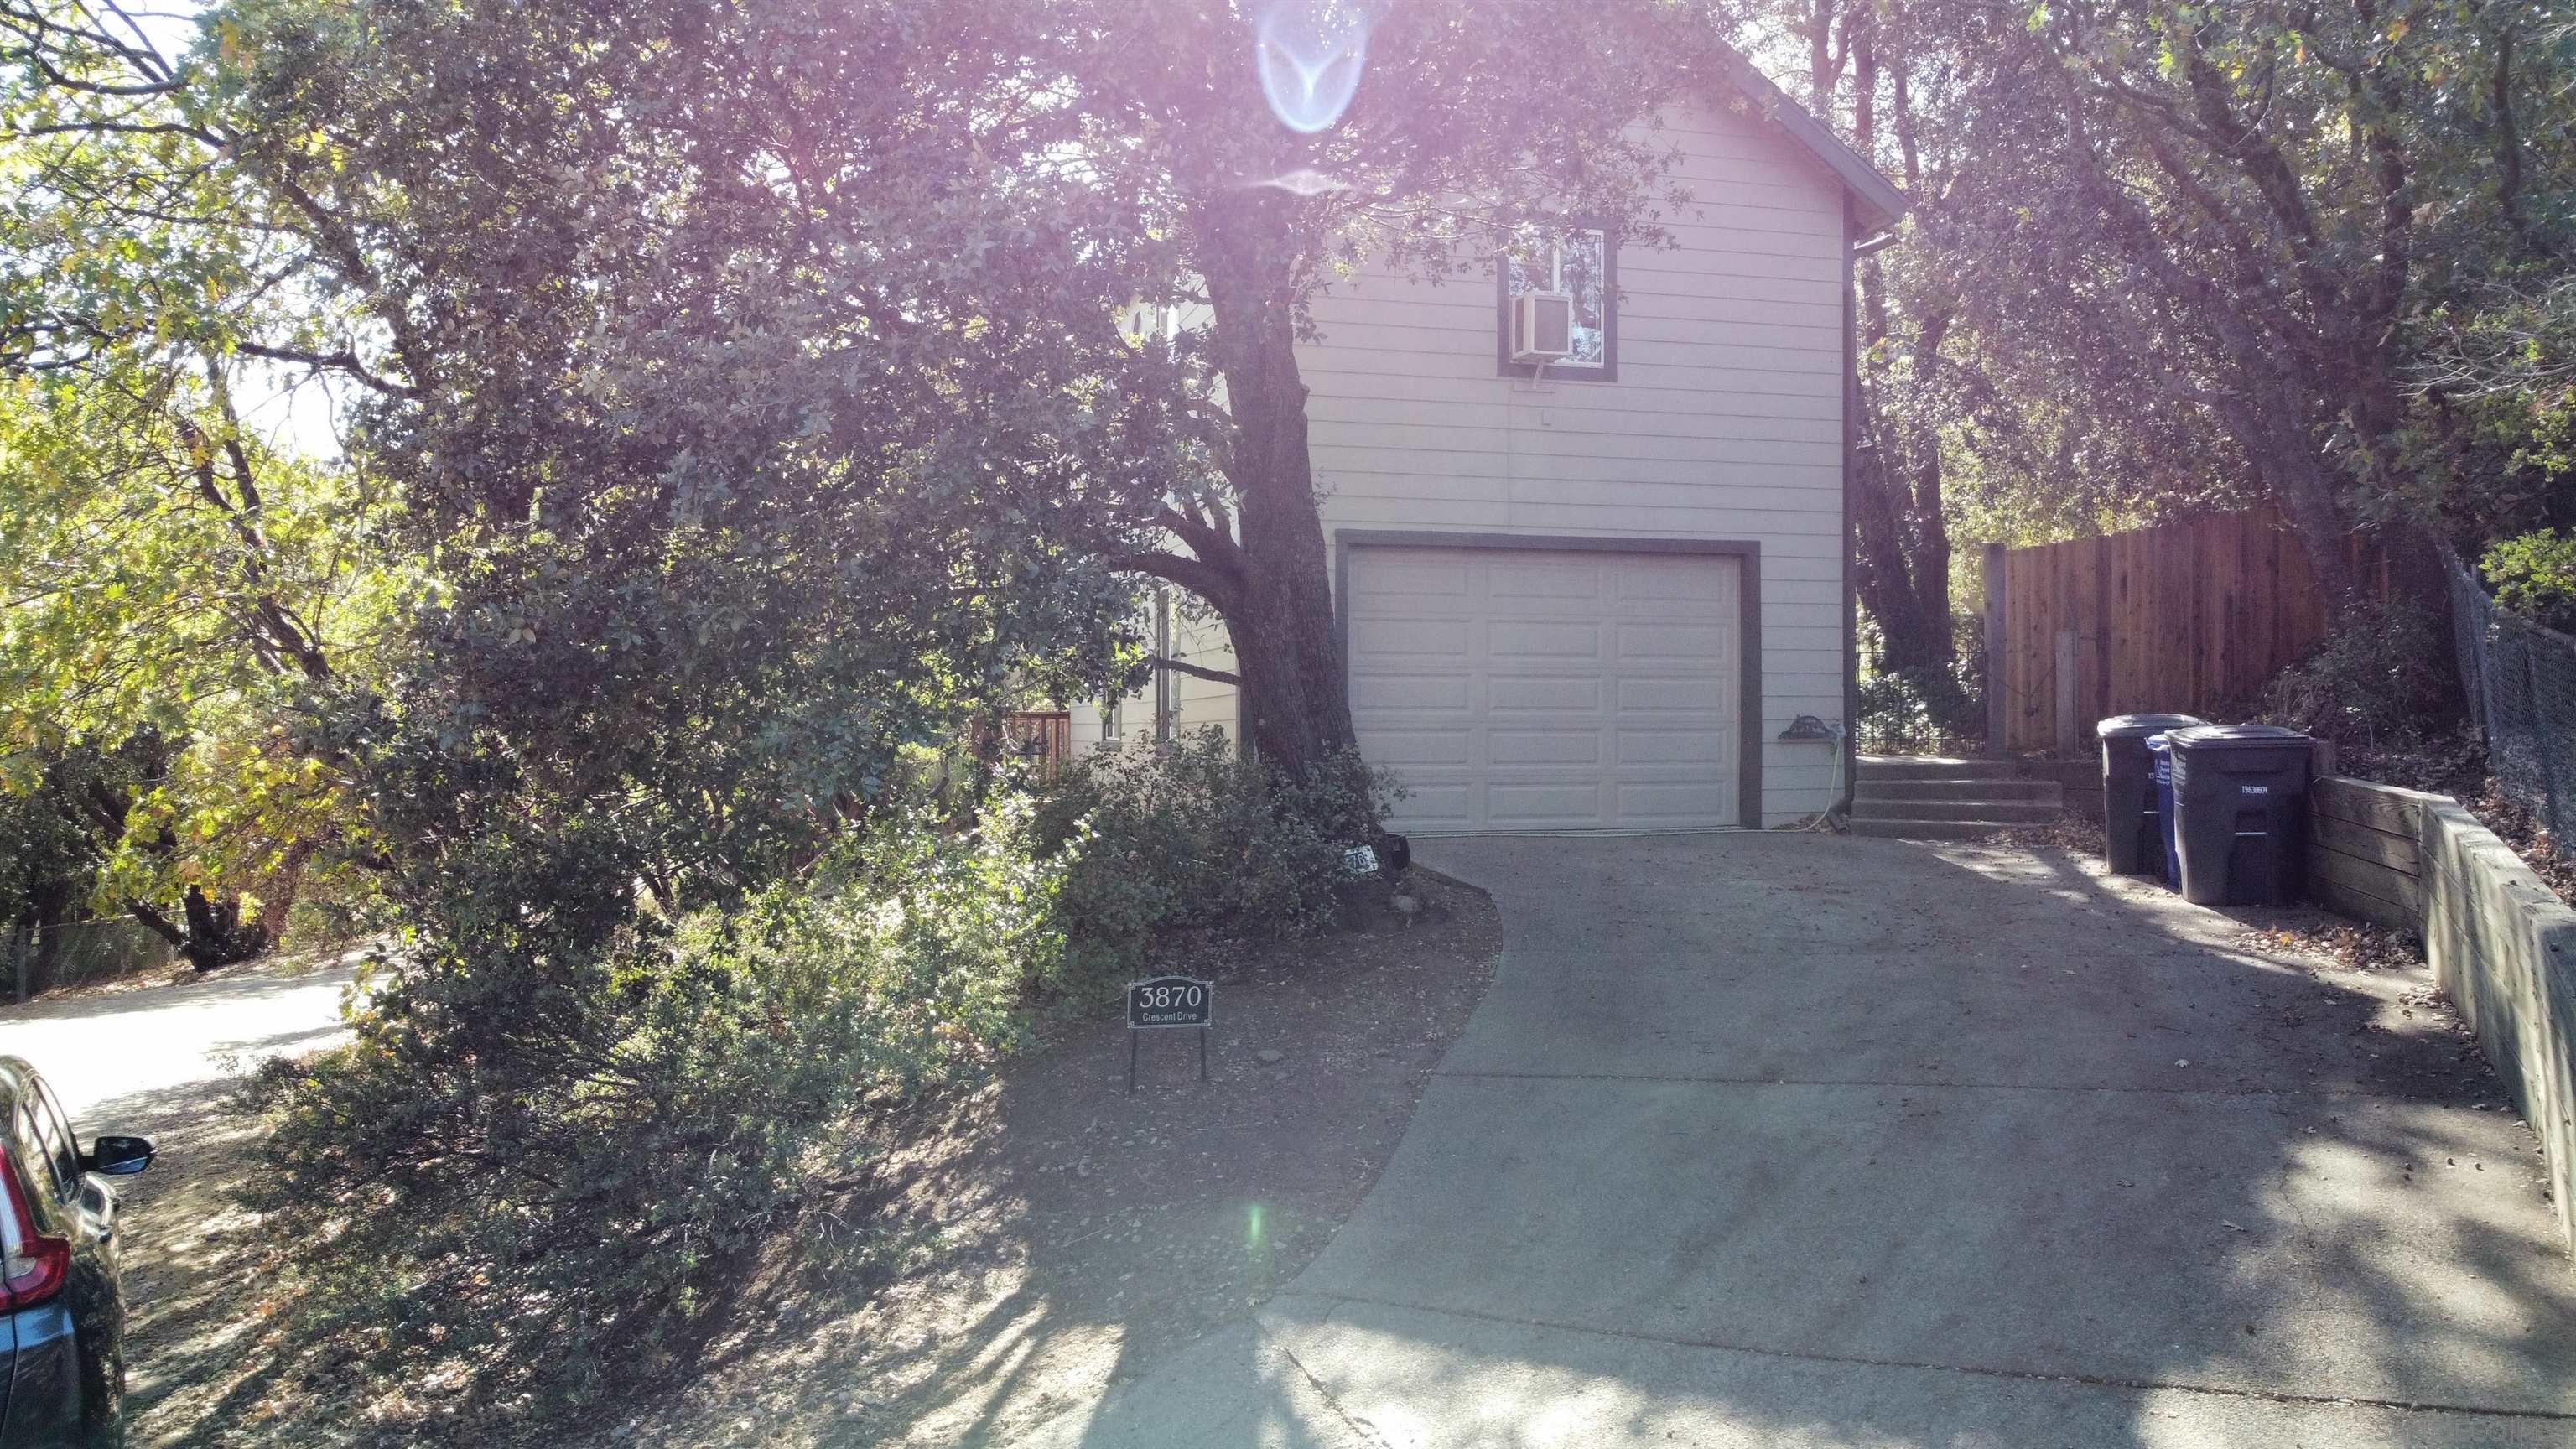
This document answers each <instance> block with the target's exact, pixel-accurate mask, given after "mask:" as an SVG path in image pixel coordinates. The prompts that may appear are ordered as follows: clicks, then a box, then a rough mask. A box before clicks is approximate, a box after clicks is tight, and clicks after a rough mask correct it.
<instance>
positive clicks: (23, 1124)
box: [9, 1098, 78, 1222]
mask: <svg viewBox="0 0 2576 1449" xmlns="http://www.w3.org/2000/svg"><path fill="white" fill-rule="evenodd" d="M9 1155H10V1156H11V1157H12V1158H14V1159H16V1160H17V1163H18V1173H19V1177H20V1180H21V1181H23V1182H25V1183H26V1184H27V1189H28V1191H30V1192H33V1193H34V1194H35V1195H36V1196H38V1197H41V1198H50V1199H52V1200H53V1201H55V1202H60V1201H62V1200H63V1198H64V1196H65V1193H64V1179H63V1175H62V1172H61V1170H60V1167H59V1165H58V1164H57V1162H56V1160H55V1157H54V1151H53V1147H52V1144H50V1143H48V1142H46V1141H45V1131H44V1128H43V1127H41V1126H40V1125H38V1123H37V1121H36V1113H35V1111H34V1110H33V1109H32V1108H31V1107H30V1106H29V1105H28V1103H27V1101H26V1099H24V1098H21V1099H20V1100H19V1102H18V1106H17V1108H16V1110H14V1111H12V1112H11V1113H10V1114H9ZM74 1180H75V1181H77V1180H78V1179H77V1178H75V1179H74ZM50 1212H51V1210H50V1209H39V1210H38V1219H37V1220H38V1221H40V1222H42V1221H46V1220H48V1219H49V1217H50Z"/></svg>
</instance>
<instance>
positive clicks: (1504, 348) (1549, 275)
mask: <svg viewBox="0 0 2576 1449" xmlns="http://www.w3.org/2000/svg"><path fill="white" fill-rule="evenodd" d="M1617 269H1618V253H1617V252H1616V251H1615V250H1613V249H1612V247H1611V245H1610V236H1609V233H1607V232H1605V231H1602V230H1601V229H1600V228H1598V227H1579V228H1576V229H1574V230H1572V231H1564V232H1556V233H1553V234H1548V233H1536V232H1533V233H1529V234H1527V235H1526V236H1525V237H1524V238H1523V239H1522V240H1521V241H1520V242H1518V243H1517V244H1515V245H1514V246H1513V247H1512V249H1511V250H1510V251H1508V252H1506V253H1505V254H1504V256H1503V258H1502V262H1501V266H1500V267H1499V268H1498V271H1499V276H1498V278H1497V282H1498V287H1497V291H1498V294H1499V295H1498V304H1497V307H1496V314H1497V315H1496V318H1495V321H1496V326H1497V330H1498V336H1497V347H1496V355H1497V359H1498V361H1499V363H1500V366H1501V371H1502V372H1503V374H1504V375H1505V376H1508V377H1527V376H1529V375H1530V370H1531V364H1529V363H1526V362H1514V361H1513V360H1512V354H1513V352H1514V350H1515V348H1514V342H1513V326H1514V316H1515V313H1516V312H1517V311H1518V303H1519V300H1520V298H1521V296H1522V295H1523V294H1525V293H1529V292H1556V293H1561V294H1563V295H1565V296H1568V297H1571V298H1573V299H1574V305H1573V326H1572V327H1571V328H1570V329H1569V342H1570V346H1569V350H1568V352H1567V354H1566V356H1564V357H1562V358H1559V359H1557V360H1556V361H1553V362H1550V363H1548V364H1547V375H1548V376H1549V377H1571V378H1578V379H1581V380H1583V381H1587V382H1609V381H1612V380H1614V379H1615V378H1617V376H1618V373H1619V318H1618V298H1619V277H1618V270H1617Z"/></svg>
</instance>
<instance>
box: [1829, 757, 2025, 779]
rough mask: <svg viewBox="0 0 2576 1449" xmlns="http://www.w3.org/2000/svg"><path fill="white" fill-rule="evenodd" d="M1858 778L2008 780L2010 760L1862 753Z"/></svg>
mask: <svg viewBox="0 0 2576 1449" xmlns="http://www.w3.org/2000/svg"><path fill="white" fill-rule="evenodd" d="M1855 778H1856V779H1860V780H2009V779H2011V778H2013V762H2012V761H2010V760H1968V759H1959V758H1955V757H1949V756H1941V755H1863V756H1861V757H1860V769H1859V772H1858V774H1857V775H1856V776H1855Z"/></svg>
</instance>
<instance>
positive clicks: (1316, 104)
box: [1252, 0, 1369, 136]
mask: <svg viewBox="0 0 2576 1449" xmlns="http://www.w3.org/2000/svg"><path fill="white" fill-rule="evenodd" d="M1368 32H1369V27H1368V17H1367V15H1366V14H1364V13H1363V11H1362V8H1361V7H1360V6H1358V5H1355V4H1350V3H1347V0H1279V3H1277V4H1274V5H1272V6H1271V7H1270V8H1269V9H1267V10H1265V11H1263V12H1262V14H1261V19H1260V20H1259V22H1257V23H1256V24H1255V25H1254V26H1253V45H1252V52H1253V58H1254V61H1255V63H1256V64H1257V65H1258V66H1259V67H1260V71H1261V93H1262V94H1263V95H1265V96H1267V97H1269V98H1270V112H1271V114H1272V115H1275V116H1277V117H1278V118H1279V123H1280V124H1281V125H1283V126H1286V127H1287V128H1288V129H1290V130H1292V131H1298V132H1302V133H1304V134H1306V135H1310V136H1311V135H1313V134H1315V133H1316V132H1318V131H1324V130H1329V129H1331V128H1332V125H1333V123H1334V122H1336V121H1338V120H1340V119H1341V118H1342V112H1344V111H1346V110H1348V109H1350V104H1351V97H1352V96H1354V95H1357V94H1358V93H1359V88H1360V71H1361V69H1362V68H1363V67H1364V66H1365V65H1366V64H1367V60H1368Z"/></svg>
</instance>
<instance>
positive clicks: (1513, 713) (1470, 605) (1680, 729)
mask: <svg viewBox="0 0 2576 1449" xmlns="http://www.w3.org/2000/svg"><path fill="white" fill-rule="evenodd" d="M1740 567H1741V564H1740V563H1739V561H1738V560H1736V559H1734V558H1731V557H1726V556H1723V555H1710V554H1658V553H1615V552H1603V553H1591V552H1567V553H1557V552H1539V551H1533V550H1521V549H1475V548H1416V547H1389V546H1384V545H1370V546H1365V547H1358V548H1354V549H1352V550H1351V555H1350V572H1349V576H1348V585H1347V587H1348V588H1349V591H1350V598H1349V600H1348V612H1349V618H1350V650H1351V694H1352V708H1353V712H1354V715H1355V717H1356V721H1357V723H1358V726H1359V737H1360V752H1361V754H1363V755H1364V756H1366V757H1367V758H1368V759H1369V760H1370V761H1371V762H1372V763H1374V764H1379V765H1384V766H1388V767H1391V768H1392V769H1393V770H1394V771H1395V772H1396V773H1397V775H1398V776H1399V777H1400V778H1401V779H1402V780H1403V782H1404V784H1405V786H1406V788H1407V789H1408V790H1409V791H1410V792H1411V794H1410V796H1409V798H1407V799H1406V800H1405V801H1404V802H1403V803H1402V804H1400V805H1398V806H1397V807H1396V816H1395V821H1394V823H1395V824H1396V825H1397V826H1398V828H1403V829H1412V830H1470V831H1472V830H1497V831H1501V830H1602V829H1611V830H1616V829H1631V830H1635V829H1684V828H1699V827H1710V826H1729V825H1736V824H1740V823H1741V822H1742V815H1741V813H1740V811H1739V808H1738V799H1737V793H1736V791H1737V767H1738V762H1739V754H1738V751H1739V748H1740V744H1739V740H1740V735H1739V727H1740V719H1741V715H1740V711H1741V710H1742V708H1743V700H1742V698H1741V694H1742V690H1741V682H1740V673H1739V670H1740V662H1741V659H1742V655H1741V653H1740V652H1739V651H1740V650H1741V649H1742V648H1743V620H1742V618H1741V616H1740V615H1741V606H1740V597H1741V596H1740V594H1739V591H1738V578H1739V575H1738V572H1737V570H1738V569H1739V568H1740Z"/></svg>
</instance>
